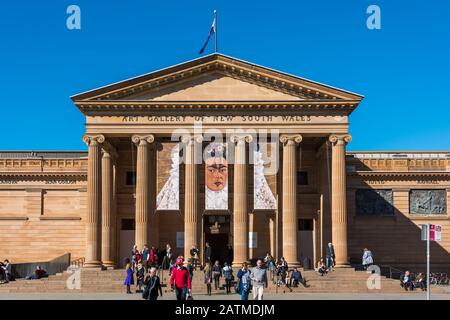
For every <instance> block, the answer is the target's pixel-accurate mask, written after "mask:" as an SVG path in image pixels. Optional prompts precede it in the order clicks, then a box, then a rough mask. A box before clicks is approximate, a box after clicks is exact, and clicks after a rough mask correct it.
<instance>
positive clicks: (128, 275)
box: [124, 263, 134, 293]
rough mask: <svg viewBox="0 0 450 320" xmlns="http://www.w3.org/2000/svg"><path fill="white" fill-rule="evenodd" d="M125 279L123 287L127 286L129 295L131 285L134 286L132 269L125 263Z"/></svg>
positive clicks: (129, 264)
mask: <svg viewBox="0 0 450 320" xmlns="http://www.w3.org/2000/svg"><path fill="white" fill-rule="evenodd" d="M125 272H126V277H125V282H124V285H126V286H127V293H131V289H130V287H131V285H133V284H134V277H133V268H132V267H131V263H127V266H126V267H125Z"/></svg>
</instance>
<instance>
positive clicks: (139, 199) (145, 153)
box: [131, 135, 155, 250]
mask: <svg viewBox="0 0 450 320" xmlns="http://www.w3.org/2000/svg"><path fill="white" fill-rule="evenodd" d="M131 139H132V141H133V142H134V143H135V144H136V145H137V164H136V235H135V239H136V241H135V242H136V245H137V246H138V249H139V250H142V248H143V247H144V245H146V244H147V245H149V243H148V242H149V240H150V239H149V211H150V210H149V209H150V207H149V201H150V199H149V197H150V192H149V174H148V173H149V160H150V159H149V145H150V144H151V143H153V142H154V141H155V137H154V136H153V135H144V136H138V135H134V136H133V137H132V138H131Z"/></svg>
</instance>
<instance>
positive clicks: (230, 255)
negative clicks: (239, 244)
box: [224, 244, 234, 266]
mask: <svg viewBox="0 0 450 320" xmlns="http://www.w3.org/2000/svg"><path fill="white" fill-rule="evenodd" d="M233 255H234V252H233V247H232V246H231V244H228V245H227V251H226V258H225V262H227V263H228V265H229V266H231V264H232V263H233ZM224 265H225V263H224Z"/></svg>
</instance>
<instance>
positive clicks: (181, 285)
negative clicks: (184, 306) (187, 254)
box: [170, 256, 192, 301]
mask: <svg viewBox="0 0 450 320" xmlns="http://www.w3.org/2000/svg"><path fill="white" fill-rule="evenodd" d="M176 264H177V266H176V268H174V269H173V271H172V276H171V277H170V286H171V287H172V288H173V289H174V290H175V295H176V297H177V300H181V301H182V300H186V296H187V295H188V294H191V290H192V286H191V278H190V277H189V272H188V270H187V269H186V267H184V266H183V257H181V256H180V257H178V258H177V260H176Z"/></svg>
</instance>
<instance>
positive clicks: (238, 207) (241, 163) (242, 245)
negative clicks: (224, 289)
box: [231, 135, 253, 267]
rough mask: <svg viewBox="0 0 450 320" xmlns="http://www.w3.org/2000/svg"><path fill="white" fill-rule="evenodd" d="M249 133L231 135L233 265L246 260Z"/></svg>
mask: <svg viewBox="0 0 450 320" xmlns="http://www.w3.org/2000/svg"><path fill="white" fill-rule="evenodd" d="M252 140H253V137H252V136H250V135H235V136H232V137H231V142H233V143H234V145H235V148H234V195H233V197H234V203H233V249H234V261H233V267H240V266H241V265H242V263H244V262H246V261H248V212H247V143H250V142H251V141H252Z"/></svg>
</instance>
